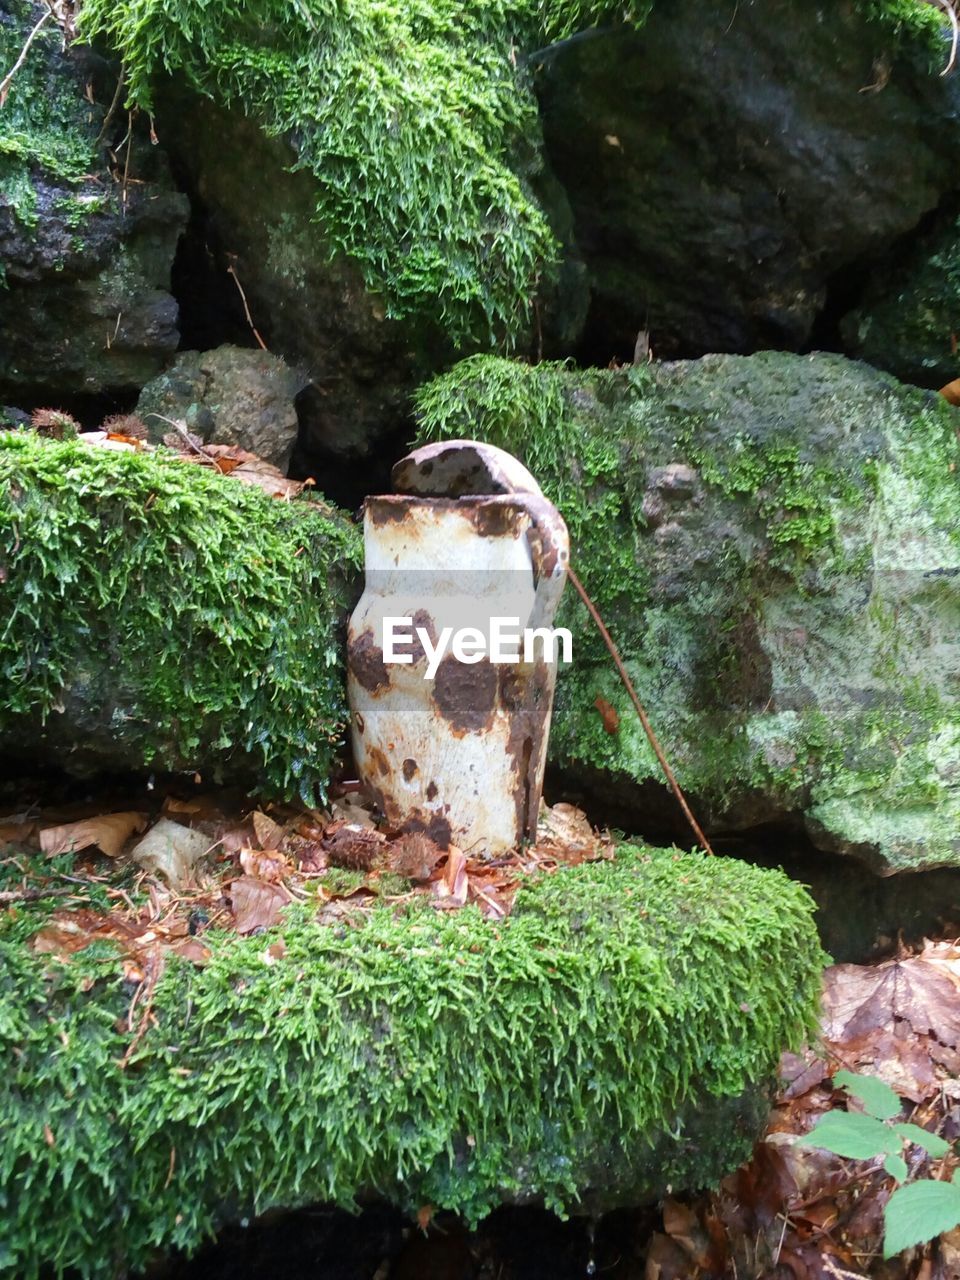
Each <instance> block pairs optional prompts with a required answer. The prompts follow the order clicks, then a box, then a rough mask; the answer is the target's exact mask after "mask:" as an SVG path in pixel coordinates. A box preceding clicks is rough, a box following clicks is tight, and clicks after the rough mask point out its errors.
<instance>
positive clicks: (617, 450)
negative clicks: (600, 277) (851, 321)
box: [419, 352, 960, 872]
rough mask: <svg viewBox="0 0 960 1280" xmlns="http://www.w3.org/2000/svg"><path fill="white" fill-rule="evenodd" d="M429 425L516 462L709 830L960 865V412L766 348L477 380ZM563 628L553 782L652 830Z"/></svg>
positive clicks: (648, 785)
mask: <svg viewBox="0 0 960 1280" xmlns="http://www.w3.org/2000/svg"><path fill="white" fill-rule="evenodd" d="M419 405H420V413H421V418H422V424H423V428H422V434H423V436H425V437H434V438H436V437H446V436H453V437H460V436H476V437H479V438H483V439H486V440H489V441H490V442H491V443H493V444H498V445H501V446H503V447H505V448H507V449H509V450H510V451H511V452H513V453H515V454H516V455H517V456H518V457H520V458H521V460H523V461H524V462H526V464H527V465H528V466H529V467H531V468H532V469H533V471H534V472H535V474H536V475H537V477H538V479H539V480H540V481H541V482H542V483H543V485H544V489H545V491H546V492H547V494H548V496H550V497H552V498H553V499H554V501H556V502H557V504H558V505H559V506H560V508H561V510H562V512H563V514H564V516H565V518H566V521H567V524H568V526H569V528H570V533H571V539H572V543H573V550H572V561H573V564H574V567H575V568H577V569H578V571H579V572H580V574H581V575H582V577H583V578H584V580H585V581H586V583H587V586H588V589H589V590H591V591H592V593H593V594H594V595H595V597H596V599H597V600H598V602H599V604H600V607H601V610H602V612H603V614H604V616H605V617H606V619H607V622H608V623H609V625H610V628H611V630H612V632H613V634H614V636H615V638H616V640H617V642H618V644H619V645H620V647H621V649H622V651H623V653H624V655H625V657H626V659H627V665H628V668H629V670H630V672H631V674H632V677H633V679H634V681H635V683H636V685H637V687H638V689H639V692H640V696H641V699H642V700H643V702H644V703H645V704H646V706H647V708H648V710H649V713H650V716H651V718H652V720H653V722H654V725H655V727H656V728H657V730H658V731H659V733H660V735H661V737H662V739H663V742H664V745H665V747H666V751H667V755H668V757H669V758H670V760H671V762H672V764H673V766H674V768H675V770H676V773H677V775H678V777H679V779H680V782H681V783H682V784H683V785H684V786H685V787H686V788H687V789H688V790H689V791H690V792H691V793H692V794H693V795H694V796H695V797H696V799H697V803H698V807H699V808H700V810H701V811H702V815H703V816H704V818H705V820H707V821H709V823H710V824H711V825H712V827H713V829H714V830H717V831H721V830H727V831H731V830H747V829H750V828H752V827H757V826H760V825H762V824H764V823H772V822H781V823H783V822H801V823H803V824H804V825H805V827H806V830H807V832H808V833H809V834H810V835H811V836H812V837H813V839H814V841H815V842H816V843H817V844H818V845H819V846H820V847H821V848H823V849H825V850H831V851H839V852H843V853H852V854H855V855H857V856H859V857H860V858H862V859H864V860H866V861H868V862H870V863H871V865H872V866H873V867H874V868H875V869H878V870H881V871H884V872H889V871H893V870H898V869H911V868H921V867H936V866H957V865H960V647H958V645H957V634H958V618H960V473H958V470H957V467H958V464H960V411H958V410H956V409H954V408H952V407H951V406H949V405H948V404H947V403H946V401H945V400H943V399H942V398H941V397H939V396H937V395H935V394H933V393H931V392H925V391H920V390H917V389H915V388H912V387H904V386H901V385H900V384H898V383H897V382H895V381H894V380H893V379H892V378H891V377H889V376H887V375H885V374H881V373H878V372H876V371H875V370H872V369H870V368H869V367H867V366H865V365H859V364H854V363H851V362H849V361H847V360H845V359H843V358H842V357H840V356H832V355H812V356H793V355H787V354H779V353H774V352H766V353H761V354H758V355H755V356H750V357H738V356H709V357H705V358H704V359H702V360H699V361H689V362H677V363H674V364H664V365H653V366H642V367H639V366H637V367H627V368H623V369H620V370H617V371H609V370H603V371H598V370H594V371H583V372H576V371H573V370H567V369H565V368H564V367H562V366H558V365H540V366H536V367H532V368H531V367H527V366H524V365H520V364H511V363H510V362H508V361H503V360H497V359H494V358H474V359H472V360H467V361H465V362H463V363H462V364H461V365H459V366H457V367H456V368H454V369H453V370H452V371H451V372H450V373H449V374H447V375H444V376H443V377H441V378H439V379H436V380H435V381H434V382H433V383H432V384H430V385H428V386H427V387H426V388H425V389H424V390H423V391H422V392H421V394H420V400H419ZM564 607H565V609H566V610H567V614H566V621H567V625H570V626H571V627H572V628H573V629H574V644H575V661H574V666H573V669H572V670H569V671H567V672H562V673H561V676H560V680H559V686H558V694H557V710H556V715H555V720H554V727H553V733H552V739H551V752H552V757H553V760H554V761H555V762H556V763H557V764H559V765H561V766H563V767H564V768H565V770H566V782H567V784H568V786H569V785H574V784H575V785H577V786H579V787H580V788H584V787H586V788H587V789H589V790H590V791H592V793H593V794H594V796H595V797H600V798H602V799H603V800H604V801H605V804H606V809H605V813H606V815H607V816H608V817H611V816H615V817H616V819H617V820H618V821H620V822H622V823H623V824H624V825H625V826H627V827H628V829H629V827H630V826H631V825H632V826H634V827H636V826H643V828H644V829H646V830H650V829H652V827H654V826H655V824H656V823H657V822H658V821H662V820H663V817H664V815H665V813H668V812H670V810H669V809H666V808H665V805H664V800H667V801H669V804H670V806H671V808H672V804H673V802H672V800H671V799H670V798H669V795H668V793H666V792H665V791H663V790H662V778H661V774H660V769H659V766H658V764H657V761H656V759H655V756H654V754H653V751H652V750H651V748H650V746H649V745H648V743H647V741H646V739H645V736H644V734H643V731H642V729H641V726H640V725H639V723H638V722H637V719H636V717H635V715H634V712H633V710H632V708H631V707H630V704H629V702H628V701H627V699H626V696H625V694H624V692H623V690H622V688H621V687H620V684H619V682H618V679H617V676H616V673H615V671H614V669H613V666H612V663H611V662H610V661H609V658H608V657H607V655H606V652H605V650H604V649H603V648H602V646H601V645H600V643H599V641H598V639H597V638H596V636H595V635H594V633H593V631H592V627H591V625H590V623H589V620H588V619H587V617H586V615H585V614H583V613H582V612H579V611H577V606H576V601H575V599H574V598H573V597H572V593H571V592H569V591H568V594H567V599H566V601H565V606H564ZM598 700H599V705H600V710H598V709H597V703H598ZM604 702H606V703H609V704H610V707H611V708H613V714H611V713H609V712H607V711H606V710H605V708H604V707H603V703H604Z"/></svg>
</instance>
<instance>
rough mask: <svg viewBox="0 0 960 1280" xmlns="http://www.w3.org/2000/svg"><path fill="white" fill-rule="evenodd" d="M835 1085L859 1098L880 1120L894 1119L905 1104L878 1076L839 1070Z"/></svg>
mask: <svg viewBox="0 0 960 1280" xmlns="http://www.w3.org/2000/svg"><path fill="white" fill-rule="evenodd" d="M833 1083H834V1086H835V1087H837V1088H840V1089H846V1090H847V1092H848V1093H852V1094H853V1096H854V1097H855V1098H859V1099H860V1101H861V1102H862V1103H863V1105H864V1106H865V1107H866V1109H867V1110H868V1111H869V1112H870V1114H871V1115H872V1116H876V1118H877V1119H878V1120H892V1119H893V1118H894V1116H898V1115H899V1114H900V1108H901V1106H902V1105H903V1104H902V1103H901V1101H900V1099H899V1098H898V1097H897V1095H896V1094H895V1093H894V1091H893V1090H892V1089H891V1088H890V1086H889V1085H888V1084H885V1083H884V1081H883V1080H879V1079H877V1077H876V1076H861V1075H857V1074H856V1073H855V1072H853V1071H838V1072H837V1074H836V1075H835V1076H834V1077H833Z"/></svg>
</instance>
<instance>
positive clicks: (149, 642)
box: [0, 432, 359, 800]
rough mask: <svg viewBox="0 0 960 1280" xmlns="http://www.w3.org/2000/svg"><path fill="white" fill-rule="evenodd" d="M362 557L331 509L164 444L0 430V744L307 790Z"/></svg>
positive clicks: (74, 759) (333, 708) (319, 757)
mask: <svg viewBox="0 0 960 1280" xmlns="http://www.w3.org/2000/svg"><path fill="white" fill-rule="evenodd" d="M358 560H359V546H358V539H357V535H356V532H355V530H354V529H353V527H352V526H351V525H350V524H349V523H348V521H346V520H345V519H344V518H343V517H342V516H340V515H339V514H338V513H337V512H336V511H334V510H333V509H332V508H329V507H325V506H323V505H320V504H313V503H310V502H306V501H295V502H281V501H278V500H276V499H274V498H270V497H268V496H266V495H265V494H264V493H262V492H260V491H259V490H257V489H255V488H252V487H250V486H247V485H243V484H240V483H239V482H237V481H236V480H231V479H229V478H227V477H224V476H220V475H217V474H215V473H213V472H209V471H206V470H204V469H203V468H201V467H199V466H194V465H191V464H188V463H184V462H181V461H179V460H177V459H176V458H175V457H173V456H172V455H165V454H164V453H163V452H160V453H155V454H147V453H118V452H113V451H110V450H106V449H97V448H92V447H90V446H88V445H86V444H84V443H82V442H79V441H64V442H53V441H46V440H42V439H39V438H37V437H36V436H34V435H32V434H30V433H15V432H0V618H2V625H0V750H3V749H7V750H15V751H16V752H17V753H18V754H20V755H22V753H23V746H24V743H30V744H31V745H33V744H35V745H36V753H37V754H38V755H40V756H42V757H45V758H48V759H50V760H52V761H53V762H56V763H61V764H63V763H67V764H69V765H70V767H72V768H74V769H77V768H84V767H89V768H96V767H97V766H98V765H103V764H107V765H111V764H112V765H113V766H114V767H118V766H119V767H127V768H129V767H131V766H133V767H146V766H150V767H154V768H160V769H187V770H191V771H193V770H196V771H199V772H201V773H203V774H207V773H208V772H209V773H212V774H213V775H214V776H216V775H218V774H223V775H226V776H229V777H231V778H234V779H236V780H242V781H246V782H248V783H254V784H259V785H260V786H262V787H264V788H266V789H272V790H273V791H275V792H281V793H284V794H287V795H295V794H297V793H299V794H300V795H301V796H302V797H304V798H306V799H308V800H309V799H310V798H311V797H316V796H317V795H318V794H321V793H322V791H323V787H324V784H325V782H326V779H327V777H328V774H329V770H330V765H331V762H332V759H333V753H334V749H335V744H336V743H337V741H338V740H339V737H340V732H341V728H342V726H343V723H344V717H345V703H344V693H343V687H342V672H341V666H340V663H339V660H338V645H339V637H338V631H337V628H338V625H339V623H340V621H341V619H342V616H343V613H344V611H345V608H346V604H347V591H348V580H349V577H350V575H351V574H352V572H354V571H355V569H356V566H357V564H358Z"/></svg>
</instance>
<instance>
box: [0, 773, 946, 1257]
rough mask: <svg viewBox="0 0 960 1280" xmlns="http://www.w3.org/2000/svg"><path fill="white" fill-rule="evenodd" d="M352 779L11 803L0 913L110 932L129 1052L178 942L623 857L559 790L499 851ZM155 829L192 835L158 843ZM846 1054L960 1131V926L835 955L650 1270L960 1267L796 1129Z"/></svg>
mask: <svg viewBox="0 0 960 1280" xmlns="http://www.w3.org/2000/svg"><path fill="white" fill-rule="evenodd" d="M338 791H339V794H338V795H337V798H336V799H334V800H333V801H332V803H331V805H330V809H329V810H328V811H320V810H313V809H310V810H306V809H298V808H293V807H290V806H283V805H274V806H268V807H267V808H266V809H261V808H257V807H255V806H253V805H252V804H250V803H249V802H247V801H245V800H244V799H243V798H242V797H238V796H237V795H236V794H235V793H230V792H208V793H200V794H195V795H192V796H190V797H187V798H184V797H183V796H178V795H176V794H170V795H167V796H166V797H165V798H164V799H163V801H162V804H160V805H158V803H157V801H156V799H153V800H152V812H151V811H150V806H148V805H146V804H145V803H144V802H143V797H142V796H139V797H137V799H136V800H135V801H134V802H133V803H131V802H130V798H129V797H126V800H127V802H126V803H123V798H121V799H120V802H119V803H115V804H106V803H104V802H103V801H101V802H100V804H99V805H98V804H96V803H93V804H88V805H87V806H86V812H84V811H83V807H82V806H81V807H78V806H76V805H74V806H66V807H60V808H58V809H49V810H44V809H38V808H26V809H24V810H22V811H20V812H17V813H10V814H2V813H0V871H2V872H3V873H4V874H3V880H2V883H3V892H2V893H0V911H4V912H5V913H6V915H7V917H8V918H10V917H11V916H13V917H15V916H16V914H17V913H18V912H21V911H22V909H23V907H22V904H25V903H28V902H36V901H37V899H38V898H42V897H43V896H44V895H45V894H49V895H50V897H51V898H56V899H60V898H61V897H64V896H65V895H66V896H67V899H68V902H67V905H63V906H60V905H58V906H57V907H56V908H55V909H53V910H51V911H50V913H49V914H48V915H47V916H46V917H45V919H44V921H43V923H42V925H41V927H40V928H39V929H37V930H36V931H35V932H33V933H32V935H31V936H30V945H31V946H32V947H33V949H34V950H35V951H36V952H38V953H40V954H47V955H50V956H55V957H58V958H59V960H60V961H61V962H69V960H70V958H71V957H72V956H74V955H76V954H77V953H78V952H80V951H82V950H84V949H85V948H87V947H89V946H91V945H92V944H94V943H96V942H103V941H109V942H110V943H112V944H114V946H115V948H116V949H117V950H118V952H119V958H118V961H117V963H119V965H120V966H121V968H122V972H123V975H124V977H125V978H126V979H127V980H128V981H130V982H131V983H132V984H134V994H133V997H132V999H131V1004H130V1008H129V1012H128V1015H127V1027H128V1029H129V1032H130V1037H131V1039H130V1043H129V1045H128V1048H127V1052H126V1054H125V1056H124V1060H123V1061H124V1063H126V1062H127V1061H129V1059H130V1058H131V1056H132V1054H133V1052H134V1050H135V1048H136V1046H137V1044H138V1043H139V1041H140V1039H141V1038H142V1036H143V1035H144V1034H145V1032H146V1030H147V1028H148V1027H149V1025H150V1022H151V1019H152V1016H153V1015H152V995H153V991H154V988H155V986H156V983H157V981H158V979H159V977H160V976H161V974H162V973H163V970H164V967H165V965H166V963H167V960H168V958H169V956H171V955H174V956H177V957H180V958H181V959H183V960H186V961H188V962H191V963H194V964H198V965H202V964H205V963H206V962H207V961H208V960H209V958H210V948H209V947H208V945H207V944H206V942H205V941H204V934H205V933H207V932H208V931H210V930H217V931H219V930H227V931H231V930H232V931H235V932H237V933H239V934H241V935H245V936H253V935H256V934H258V933H262V932H266V931H268V930H270V929H272V928H273V927H274V926H275V925H277V924H278V923H279V922H280V921H281V919H282V913H283V910H284V908H285V907H286V906H288V905H289V904H290V903H291V902H294V901H300V902H306V903H309V904H312V905H314V906H315V909H316V919H317V920H318V921H319V922H321V923H326V924H332V925H337V926H340V927H343V926H344V925H348V926H350V925H354V924H357V923H360V922H362V920H363V919H364V917H365V916H366V915H367V914H368V913H369V911H370V910H371V909H372V908H373V907H374V906H376V905H378V904H380V903H382V902H388V903H389V902H395V903H402V902H404V901H406V900H408V899H410V898H412V897H414V896H417V895H419V896H423V897H426V898H427V899H428V900H429V901H430V903H431V905H432V906H433V907H435V908H436V909H437V910H442V911H449V910H459V909H460V908H462V907H463V906H465V905H467V904H468V903H472V904H474V905H475V906H476V907H477V908H478V909H479V910H480V911H481V912H482V913H483V914H484V915H485V916H486V917H487V918H488V919H490V920H491V921H497V920H501V919H503V918H504V917H505V916H507V915H508V914H509V912H510V909H511V906H512V903H513V899H514V896H515V894H516V891H517V889H518V887H519V886H520V884H521V883H522V881H523V879H524V877H526V876H529V875H531V874H551V873H552V872H553V871H555V870H556V869H557V868H558V867H560V866H563V865H569V864H576V863H580V862H585V861H595V860H598V859H601V858H609V857H612V856H613V850H614V842H613V840H612V838H611V837H610V835H609V833H598V832H596V831H595V830H594V829H593V828H592V827H591V826H590V824H589V822H588V821H587V819H586V817H585V815H584V814H583V813H582V812H581V811H580V810H578V809H576V808H574V807H573V806H572V805H566V804H557V805H554V806H553V807H548V806H546V805H544V806H543V808H542V811H541V815H540V822H539V825H538V830H537V839H536V842H535V843H534V844H532V845H531V846H529V847H527V848H525V849H521V850H518V851H515V852H512V853H510V854H507V855H504V856H500V857H496V858H486V857H484V856H483V853H482V851H480V852H479V853H477V852H474V851H471V852H470V853H469V854H468V853H466V852H465V851H464V850H461V849H458V848H456V847H450V848H448V849H441V848H440V847H439V846H438V845H437V844H436V843H435V842H434V841H432V840H431V839H430V838H429V837H428V836H426V835H425V834H423V833H401V832H397V831H392V830H390V829H389V828H387V827H385V825H384V824H383V823H382V822H381V821H380V820H379V816H378V814H377V813H376V811H375V809H374V808H373V807H372V805H370V804H368V803H367V802H366V801H365V800H364V797H363V795H362V794H361V793H360V791H359V789H358V787H357V785H356V784H352V783H347V784H342V785H341V787H340V788H338ZM157 835H161V836H162V837H163V841H162V843H163V844H164V845H167V846H170V847H171V848H173V849H174V850H176V849H178V848H187V849H189V850H190V853H189V854H188V855H187V856H184V857H182V858H180V859H179V861H178V859H177V857H176V856H175V855H174V856H173V858H172V861H165V860H164V859H163V858H162V857H161V858H157V857H156V856H154V857H153V858H148V857H145V856H144V846H146V849H147V850H148V851H149V850H151V848H152V849H153V850H156V848H157V842H156V840H154V841H153V842H151V840H150V837H151V836H157ZM201 840H202V842H203V849H202V850H201V849H200V842H201ZM181 841H182V842H184V844H181V843H180V842H181ZM138 850H140V856H139V858H138V856H137V851H138ZM96 851H99V853H102V854H104V855H106V857H107V858H108V859H109V862H108V863H106V864H105V863H104V862H103V861H102V860H101V859H100V858H99V857H98V854H97V852H96ZM67 868H69V870H68V869H67ZM47 905H48V907H49V906H52V903H48V904H47ZM284 950H285V948H284V943H283V939H282V938H273V939H268V940H266V942H265V946H264V955H263V958H264V962H265V963H267V964H273V963H276V962H277V961H278V960H279V959H280V958H282V956H283V954H284ZM843 1072H854V1073H858V1074H861V1075H866V1076H873V1077H876V1078H878V1079H880V1080H883V1081H884V1082H886V1083H887V1084H888V1085H890V1086H891V1087H892V1088H893V1089H894V1091H895V1092H896V1093H897V1094H898V1095H899V1097H900V1098H902V1099H903V1111H902V1114H901V1117H900V1119H901V1120H903V1121H906V1122H908V1123H910V1124H915V1125H919V1126H920V1127H921V1128H923V1129H925V1130H927V1131H928V1132H931V1133H936V1134H939V1135H941V1136H942V1137H943V1138H945V1139H946V1140H948V1141H951V1142H952V1141H954V1140H955V1139H957V1138H958V1137H960V942H953V941H940V942H929V941H928V942H926V943H925V944H924V946H923V948H922V949H920V950H919V951H917V952H916V953H915V954H909V953H906V952H903V953H901V954H899V955H897V956H896V957H894V958H892V959H889V960H885V961H883V962H881V963H877V964H872V965H852V964H843V965H834V966H832V967H831V968H829V969H828V970H826V972H825V975H824V996H823V1017H822V1023H821V1028H820V1035H819V1037H818V1039H817V1041H816V1042H815V1043H814V1044H812V1045H811V1046H809V1047H808V1048H807V1050H805V1052H803V1053H802V1054H785V1055H784V1057H783V1059H782V1060H781V1067H780V1076H781V1082H780V1089H779V1092H778V1094H777V1096H776V1098H775V1100H774V1104H773V1108H772V1112H771V1116H770V1121H769V1124H768V1128H767V1131H766V1133H765V1135H764V1137H763V1138H762V1140H761V1141H760V1142H759V1143H758V1145H757V1147H756V1149H755V1152H754V1155H753V1157H752V1159H751V1161H750V1162H749V1163H748V1164H746V1165H744V1166H742V1167H741V1168H740V1169H738V1170H737V1171H736V1172H735V1173H733V1174H731V1175H730V1176H729V1177H728V1178H726V1179H725V1180H724V1182H723V1183H722V1184H721V1186H720V1187H719V1188H718V1189H717V1190H716V1191H715V1192H712V1193H708V1194H703V1195H701V1196H697V1197H687V1198H685V1199H680V1198H673V1197H669V1198H668V1199H667V1200H666V1201H665V1202H664V1204H663V1224H662V1229H661V1230H659V1231H657V1232H655V1233H654V1235H653V1236H652V1238H651V1239H650V1240H649V1241H648V1242H646V1262H645V1280H746V1277H756V1278H757V1280H761V1278H762V1280H851V1278H852V1277H875V1278H876V1280H960V1231H954V1232H950V1233H947V1234H946V1235H944V1236H941V1237H940V1238H939V1240H937V1241H935V1242H933V1244H931V1245H928V1246H926V1247H925V1248H922V1249H915V1250H912V1251H910V1252H908V1253H907V1254H904V1255H903V1256H901V1257H898V1258H893V1259H890V1260H887V1261H884V1260H883V1258H882V1241H883V1228H884V1223H883V1212H884V1207H885V1205H886V1203H887V1201H888V1199H889V1198H890V1195H891V1194H892V1192H893V1190H894V1188H895V1185H896V1184H895V1183H894V1180H893V1179H892V1177H891V1176H890V1175H889V1174H887V1173H886V1172H885V1171H884V1169H883V1167H882V1160H881V1159H880V1158H878V1159H876V1160H874V1161H872V1162H864V1161H859V1160H844V1159H842V1158H840V1157H839V1156H836V1155H832V1154H830V1153H829V1152H827V1151H824V1150H822V1149H820V1148H817V1147H812V1146H811V1147H803V1146H799V1145H797V1140H798V1139H799V1138H800V1137H801V1136H803V1135H805V1134H807V1133H809V1131H810V1130H811V1129H812V1128H813V1127H814V1125H815V1124H816V1122H817V1120H818V1119H819V1117H820V1116H822V1115H823V1114H824V1113H825V1112H827V1111H830V1110H832V1109H833V1110H835V1109H836V1108H838V1107H840V1106H846V1107H847V1108H848V1109H850V1110H857V1109H858V1108H859V1104H858V1103H857V1101H856V1099H855V1098H851V1097H849V1096H848V1094H847V1093H846V1092H845V1091H842V1090H841V1089H839V1088H834V1087H833V1083H832V1081H833V1078H834V1077H835V1076H836V1075H837V1074H838V1073H843ZM907 1154H908V1160H909V1165H910V1175H911V1176H916V1175H919V1176H923V1177H931V1176H932V1177H937V1178H942V1179H943V1180H947V1179H949V1178H950V1177H951V1176H952V1174H953V1172H954V1168H955V1166H956V1163H957V1161H956V1157H955V1156H954V1155H953V1154H950V1155H948V1156H946V1157H943V1158H941V1159H934V1158H932V1157H931V1156H929V1155H928V1154H927V1153H925V1152H924V1151H923V1150H922V1149H921V1148H920V1147H917V1146H913V1147H911V1148H909V1149H908V1153H907Z"/></svg>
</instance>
